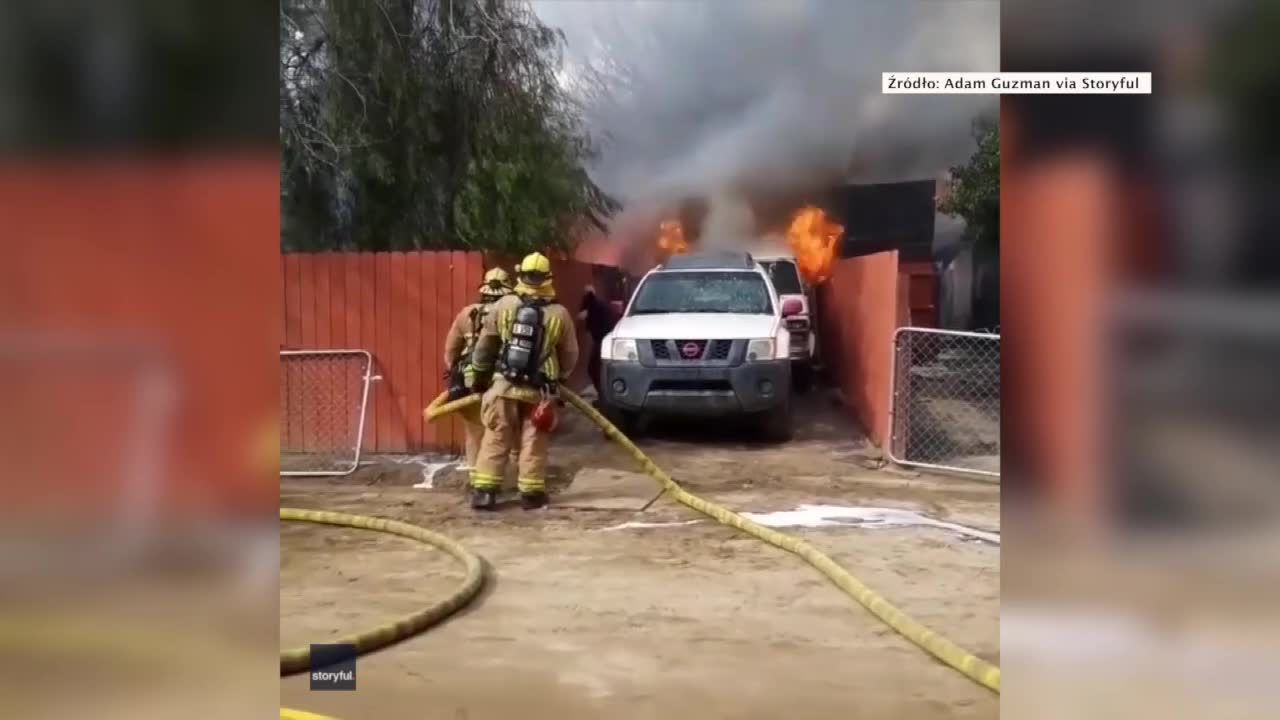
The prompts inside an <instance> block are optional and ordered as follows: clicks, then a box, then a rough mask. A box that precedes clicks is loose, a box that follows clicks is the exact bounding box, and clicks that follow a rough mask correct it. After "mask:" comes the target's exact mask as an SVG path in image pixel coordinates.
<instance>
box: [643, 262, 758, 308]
mask: <svg viewBox="0 0 1280 720" xmlns="http://www.w3.org/2000/svg"><path fill="white" fill-rule="evenodd" d="M658 313H743V314H749V315H772V314H773V302H772V301H771V300H770V299H769V288H768V286H767V285H765V282H764V278H762V277H760V275H759V274H757V273H753V272H666V273H657V274H654V275H650V276H649V279H648V280H646V281H645V282H644V284H642V285H641V286H640V289H639V290H638V291H636V299H635V302H634V303H632V304H631V313H630V314H632V315H654V314H658Z"/></svg>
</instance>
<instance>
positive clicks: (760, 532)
mask: <svg viewBox="0 0 1280 720" xmlns="http://www.w3.org/2000/svg"><path fill="white" fill-rule="evenodd" d="M560 394H561V395H563V396H564V398H565V399H566V400H568V401H569V403H570V404H572V405H573V406H574V407H576V408H577V409H578V410H579V411H581V412H582V414H584V415H586V416H587V417H588V418H590V419H591V421H592V422H594V423H595V424H596V425H599V426H600V428H601V429H602V430H603V431H604V433H605V435H607V436H608V437H609V439H611V440H613V441H614V442H616V443H617V444H618V445H620V446H622V448H623V449H624V450H626V451H627V452H628V453H629V454H630V455H631V457H633V458H635V459H636V461H637V462H639V463H640V465H641V466H642V467H643V468H644V470H645V472H646V473H648V474H649V475H650V476H651V477H653V478H654V479H655V480H657V481H658V482H659V483H660V484H661V485H662V487H663V488H664V489H665V490H666V492H667V494H669V495H671V497H672V498H674V499H675V500H676V501H677V502H679V503H681V504H682V505H686V506H688V507H691V508H693V509H694V510H697V511H698V512H700V513H702V514H703V515H706V516H708V517H710V518H711V519H713V520H715V521H716V522H719V523H721V524H723V525H728V526H729V527H732V528H736V529H738V530H741V531H742V532H745V533H747V534H748V535H751V536H753V537H756V538H759V539H760V540H763V541H764V542H766V543H769V544H770V545H773V546H775V547H779V548H782V549H783V550H786V551H787V552H790V553H793V554H795V555H798V556H800V557H801V558H803V559H804V560H805V562H807V563H809V564H810V565H812V566H813V567H814V568H816V569H817V570H818V572H820V573H822V574H823V575H825V576H826V577H827V579H829V580H831V582H832V583H834V584H835V585H836V587H838V588H840V589H841V590H843V591H844V593H845V594H846V595H848V596H849V597H851V598H853V599H854V600H857V601H858V603H860V604H861V605H862V606H863V607H865V608H866V609H867V610H869V611H871V614H872V615H875V616H876V617H878V618H880V619H881V620H883V621H884V623H885V624H886V625H888V626H889V627H891V628H893V629H894V630H895V631H897V632H898V634H900V635H902V636H903V637H905V638H907V639H908V640H910V641H911V642H913V643H915V644H916V645H918V646H920V647H921V648H922V649H924V650H925V651H926V652H928V653H929V654H931V655H933V656H934V657H935V658H937V659H939V660H941V661H942V662H943V663H946V664H947V665H949V666H951V667H952V668H954V669H956V670H958V671H960V673H962V674H963V675H964V676H965V677H967V678H969V679H970V680H973V681H974V682H976V683H978V684H979V685H982V686H983V687H985V688H988V689H990V690H992V691H993V692H996V693H999V692H1000V668H999V667H996V666H995V665H992V664H991V663H989V662H987V661H985V660H983V659H982V658H980V657H978V656H976V655H974V654H972V653H970V652H968V651H966V650H965V649H964V648H962V647H960V646H959V645H956V644H955V643H953V642H951V641H950V640H948V639H947V638H945V637H943V636H942V635H939V634H938V633H936V632H934V631H932V630H930V629H929V628H927V627H925V626H924V625H922V624H920V623H919V622H917V621H915V620H914V619H912V618H911V617H910V616H908V615H907V614H906V613H904V612H902V611H901V610H899V609H898V608H896V607H894V606H893V605H892V604H890V603H889V601H888V600H885V599H884V598H883V597H881V596H880V595H879V594H878V593H876V592H875V591H874V590H872V589H871V588H869V587H867V586H866V585H865V584H863V582H862V581H861V580H859V579H858V578H856V577H854V576H853V575H852V574H851V573H850V572H849V571H848V570H845V569H844V568H842V567H840V566H839V565H838V564H836V562H835V561H834V560H832V559H831V558H830V557H828V556H827V555H826V554H825V553H823V552H822V551H821V550H819V549H818V548H816V547H814V546H813V545H811V544H809V543H808V542H806V541H805V540H802V539H800V538H798V537H794V536H791V535H787V534H785V533H780V532H778V531H777V530H773V529H771V528H767V527H765V526H763V525H760V524H759V523H755V522H752V521H751V520H748V519H747V518H745V517H743V516H741V515H739V514H737V513H735V512H733V511H732V510H729V509H728V508H724V507H721V506H719V505H716V504H715V503H713V502H708V501H706V500H703V499H702V498H700V497H698V496H696V495H693V494H692V493H690V492H688V491H686V490H685V489H684V488H682V487H680V485H679V484H678V483H677V482H676V481H675V480H673V479H672V478H671V476H670V475H668V474H667V473H665V472H663V470H662V468H660V467H658V466H657V465H655V464H654V462H653V461H652V460H650V459H649V456H647V455H645V454H644V452H642V451H641V450H640V448H638V447H636V445H635V443H633V442H631V440H629V439H628V438H627V436H626V435H623V434H622V432H620V431H619V430H618V428H616V427H614V425H613V423H611V422H609V420H608V419H607V418H605V417H604V416H603V415H601V414H600V413H599V412H598V411H596V409H595V408H593V407H591V405H590V403H588V402H586V401H585V400H583V399H582V398H581V397H579V396H578V394H577V393H575V392H573V391H572V390H569V389H568V388H563V387H562V388H560ZM446 397H447V396H446V395H445V394H441V395H440V396H439V397H437V398H436V399H435V400H433V401H432V402H431V405H429V406H428V407H427V410H426V411H425V412H424V413H423V414H424V415H425V416H426V418H427V420H428V421H431V420H434V419H436V418H438V417H440V416H442V415H445V414H447V413H450V412H454V411H457V410H460V409H462V408H464V407H467V406H469V405H472V404H474V403H477V402H480V396H479V395H469V396H467V397H465V398H462V399H460V400H455V401H453V402H450V403H446V402H444V401H445V399H446Z"/></svg>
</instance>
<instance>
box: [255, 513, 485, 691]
mask: <svg viewBox="0 0 1280 720" xmlns="http://www.w3.org/2000/svg"><path fill="white" fill-rule="evenodd" d="M280 519H281V520H287V521H297V522H310V523H319V524H322V525H338V526H340V527H351V528H359V529H362V530H375V531H377V532H384V533H390V534H392V535H399V536H401V537H406V538H409V539H410V540H417V541H418V542H421V543H425V544H427V545H431V546H433V547H436V548H439V549H440V550H443V551H445V552H446V553H449V554H450V555H452V556H453V557H455V558H457V559H458V561H459V562H461V563H462V565H463V567H464V568H465V573H466V574H465V576H464V577H463V579H462V583H461V584H459V585H458V587H457V588H456V589H455V590H454V591H453V592H452V593H450V594H449V595H448V596H446V597H445V598H443V599H442V600H439V601H437V602H436V603H435V604H433V605H430V606H428V607H425V608H423V609H422V610H419V611H417V612H415V613H413V614H412V615H409V616H407V617H404V618H401V619H399V620H396V621H394V622H390V623H387V624H386V625H381V626H379V627H376V628H373V629H372V630H366V631H364V632H359V633H355V634H353V635H348V636H346V637H341V638H337V639H335V640H331V641H330V642H332V643H333V644H335V645H354V646H355V648H356V653H358V654H360V655H363V654H365V653H368V652H373V651H374V650H378V649H380V648H383V647H386V646H387V645H390V644H392V643H394V642H398V641H400V640H403V639H404V638H407V637H409V636H411V635H416V634H417V633H420V632H422V631H423V630H426V629H427V628H429V627H431V626H432V625H435V624H436V623H439V622H440V621H441V620H444V619H445V618H447V617H449V616H450V615H452V614H454V613H455V612H457V611H459V610H461V609H462V608H463V607H464V606H466V604H467V603H469V602H471V599H472V598H474V597H475V596H476V594H477V593H479V592H480V588H481V587H483V586H484V563H483V562H482V561H481V560H480V558H479V557H477V556H476V555H475V553H473V552H471V551H470V550H467V549H466V548H464V547H463V546H462V545H460V544H459V543H458V542H457V541H455V540H453V539H451V538H448V537H445V536H444V535H441V534H439V533H435V532H432V531H430V530H427V529H426V528H421V527H418V526H417V525H410V524H409V523H403V522H399V521H397V520H386V519H384V518H371V517H365V516H363V515H348V514H346V513H340V512H329V511H327V510H299V509H297V508H280ZM310 664H311V648H310V647H299V648H293V649H292V650H284V651H282V652H281V653H280V675H281V676H286V675H293V674H295V673H300V672H302V671H304V670H306V669H307V668H308V667H309V666H310Z"/></svg>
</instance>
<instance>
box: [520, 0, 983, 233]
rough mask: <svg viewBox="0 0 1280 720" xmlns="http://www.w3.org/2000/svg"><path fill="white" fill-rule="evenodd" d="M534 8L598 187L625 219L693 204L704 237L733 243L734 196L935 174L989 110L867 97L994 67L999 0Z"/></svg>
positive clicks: (576, 3) (737, 201) (962, 148)
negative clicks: (552, 47)
mask: <svg viewBox="0 0 1280 720" xmlns="http://www.w3.org/2000/svg"><path fill="white" fill-rule="evenodd" d="M534 6H535V8H536V10H537V12H538V13H539V15H540V16H541V17H542V18H543V19H544V21H546V22H547V23H548V24H550V25H552V26H555V27H559V28H561V29H562V30H563V31H564V32H565V35H566V38H567V41H568V49H567V56H566V69H565V75H564V78H565V82H567V83H573V84H574V85H575V89H577V90H578V91H580V93H581V96H582V97H583V98H584V102H585V103H586V113H587V118H588V121H589V123H590V124H591V126H592V128H593V130H595V131H596V133H597V134H598V135H600V136H601V137H603V138H604V139H605V144H604V148H603V152H602V154H601V157H600V159H599V161H598V163H597V165H596V166H595V167H594V168H593V175H594V177H595V178H596V180H597V182H599V183H600V184H601V185H602V186H603V187H604V188H605V189H606V190H608V191H610V192H612V193H614V194H615V195H616V196H618V197H619V198H620V199H621V200H622V201H623V202H624V204H625V205H626V206H627V208H628V210H629V212H630V213H636V212H640V213H653V212H655V208H668V209H669V208H671V207H673V206H675V205H677V204H679V203H680V202H683V201H686V200H688V199H690V198H699V199H701V200H703V201H705V202H707V203H708V217H707V222H704V223H703V235H707V234H708V231H709V232H710V234H711V235H717V234H719V233H718V232H717V231H723V233H724V234H732V233H735V232H742V228H741V226H740V225H739V223H742V222H750V220H749V218H750V207H747V208H745V211H744V207H743V202H744V201H743V200H742V199H741V198H742V196H750V197H757V196H759V195H761V194H765V195H767V194H785V193H797V192H801V193H803V192H806V191H810V190H816V189H819V188H826V187H830V186H832V185H834V184H837V183H841V182H885V181H893V180H904V179H920V178H928V177H933V176H936V175H937V174H938V173H940V172H942V171H944V170H945V169H946V168H947V167H949V166H950V165H954V164H956V163H958V162H961V161H963V160H964V159H965V158H966V157H967V156H968V155H969V154H970V153H971V152H972V149H973V141H972V137H971V134H970V128H971V124H972V121H973V119H974V118H975V117H977V116H978V115H979V114H980V113H983V112H993V111H994V109H995V106H996V103H995V99H994V98H993V97H991V96H980V95H949V96H928V95H883V94H881V92H880V87H881V73H882V72H885V71H930V70H932V71H943V70H954V71H966V70H968V71H974V70H995V69H998V67H999V44H998V38H999V34H998V33H999V12H1000V6H999V3H998V2H988V1H984V0H807V1H805V0H787V1H786V2H782V1H780V0H760V1H758V2H736V1H735V2H729V1H707V2H653V3H644V2H632V3H628V2H597V1H595V0H544V1H542V2H537V1H535V2H534ZM659 212H661V211H659ZM620 221H621V222H620V223H619V225H626V224H628V223H627V222H626V220H625V219H624V218H620ZM708 239H710V238H708Z"/></svg>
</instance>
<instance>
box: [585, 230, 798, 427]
mask: <svg viewBox="0 0 1280 720" xmlns="http://www.w3.org/2000/svg"><path fill="white" fill-rule="evenodd" d="M802 309H803V308H802V304H801V303H800V301H799V300H798V299H795V298H789V299H786V300H782V301H780V300H779V298H778V292H777V290H776V289H775V288H774V285H773V282H772V281H771V279H770V277H769V274H768V273H767V272H766V271H765V270H764V268H763V267H761V265H760V264H759V263H757V262H756V261H755V260H754V259H753V258H752V257H751V255H750V254H748V253H742V252H739V253H698V254H691V255H680V256H676V257H673V258H671V259H670V260H668V261H667V262H666V263H664V264H662V265H660V266H658V267H656V268H654V269H653V270H651V271H649V272H648V274H646V275H645V276H644V278H642V279H641V280H640V284H639V285H638V286H637V287H636V291H635V293H634V294H633V295H632V298H631V302H630V303H629V304H628V306H627V309H626V312H625V313H624V314H623V317H622V319H621V320H619V321H618V324H617V325H616V326H615V327H614V329H613V332H611V333H610V334H609V335H608V336H607V337H606V338H605V341H604V342H603V343H602V346H601V348H600V356H601V360H602V368H601V380H602V382H601V389H602V397H601V398H600V400H601V404H602V405H603V407H604V408H605V410H606V412H608V413H609V414H610V415H611V416H612V418H613V419H614V420H615V421H616V422H618V423H619V424H620V425H621V426H622V427H623V429H624V431H625V432H629V433H634V432H636V431H637V430H639V429H641V428H642V425H643V423H641V422H640V421H641V420H642V419H645V418H647V417H649V416H661V415H686V416H687V415H693V416H706V417H718V416H728V415H748V416H752V417H754V418H755V419H756V421H757V422H758V424H759V426H760V427H761V428H762V429H763V430H764V431H765V434H766V435H767V436H768V437H769V438H770V439H771V440H775V441H784V440H789V439H790V438H791V432H792V416H791V344H790V343H791V337H792V336H791V332H790V331H789V330H788V329H787V326H786V322H785V320H786V318H788V317H791V316H794V315H797V314H799V313H800V312H801V310H802Z"/></svg>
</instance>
